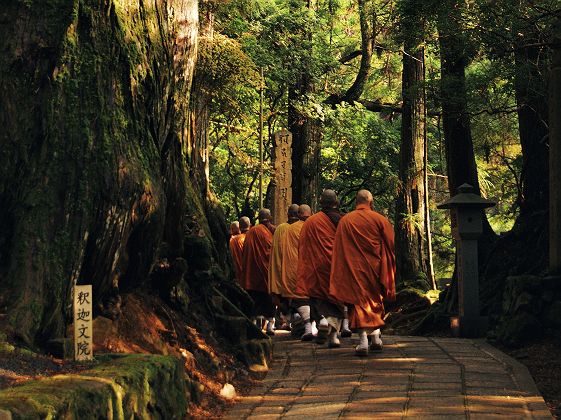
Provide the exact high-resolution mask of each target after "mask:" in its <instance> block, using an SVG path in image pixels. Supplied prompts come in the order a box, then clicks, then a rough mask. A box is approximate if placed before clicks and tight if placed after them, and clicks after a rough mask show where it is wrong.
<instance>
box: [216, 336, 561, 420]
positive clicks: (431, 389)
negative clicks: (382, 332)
mask: <svg viewBox="0 0 561 420" xmlns="http://www.w3.org/2000/svg"><path fill="white" fill-rule="evenodd" d="M355 337H356V336H354V335H353V338H352V339H343V340H341V342H342V346H341V348H339V349H327V348H326V347H325V346H318V345H316V344H312V343H302V342H300V341H297V340H295V339H292V338H291V337H290V336H289V335H288V334H284V335H280V334H278V332H277V336H275V337H274V343H275V358H274V360H273V364H272V367H271V370H270V372H269V374H268V375H267V377H266V378H265V379H264V380H263V381H262V383H261V385H260V386H258V387H256V388H255V389H253V391H252V392H251V394H250V395H249V396H247V397H241V398H239V401H238V403H237V404H236V405H234V406H233V407H232V409H231V410H230V411H229V412H227V413H226V415H225V417H226V418H227V419H255V420H257V419H263V420H265V419H279V418H282V419H305V418H309V419H315V418H321V419H322V420H328V419H337V418H346V419H368V418H376V419H385V418H391V419H395V418H405V417H407V418H418V419H519V418H525V419H526V418H527V419H551V418H552V417H551V414H550V412H549V410H548V409H547V406H546V405H545V403H544V400H543V398H542V397H541V395H540V394H539V392H538V390H537V389H536V386H535V384H534V381H533V380H532V377H531V376H530V375H529V373H528V370H527V369H526V368H525V367H524V366H522V365H521V364H520V363H518V362H517V361H516V360H514V359H512V358H510V357H509V356H507V355H505V354H504V353H502V352H500V351H499V350H497V349H495V348H494V347H491V346H490V345H488V344H486V343H485V342H484V341H482V340H465V339H450V338H426V337H400V336H384V337H383V340H384V351H383V352H381V353H371V354H370V355H369V356H368V357H366V358H358V357H356V356H354V354H353V349H354V345H356V344H357V340H356V339H355Z"/></svg>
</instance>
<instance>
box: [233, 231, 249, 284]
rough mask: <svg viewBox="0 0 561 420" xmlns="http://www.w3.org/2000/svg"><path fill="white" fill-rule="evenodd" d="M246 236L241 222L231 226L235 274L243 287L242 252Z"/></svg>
mask: <svg viewBox="0 0 561 420" xmlns="http://www.w3.org/2000/svg"><path fill="white" fill-rule="evenodd" d="M244 241H245V234H242V232H241V230H240V222H238V221H237V220H236V221H235V222H232V224H231V225H230V254H231V255H232V262H233V263H234V274H235V276H236V280H237V282H238V284H239V285H240V286H241V273H242V252H243V243H244Z"/></svg>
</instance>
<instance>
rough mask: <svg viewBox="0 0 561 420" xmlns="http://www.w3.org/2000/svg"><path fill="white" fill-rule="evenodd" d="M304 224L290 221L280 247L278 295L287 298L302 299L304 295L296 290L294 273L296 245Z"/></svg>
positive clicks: (296, 264) (296, 266) (296, 263)
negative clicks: (280, 274)
mask: <svg viewBox="0 0 561 420" xmlns="http://www.w3.org/2000/svg"><path fill="white" fill-rule="evenodd" d="M303 226H304V222H303V221H302V220H298V221H297V222H294V223H292V224H291V225H289V226H288V229H287V230H286V236H285V240H284V242H283V248H282V255H283V260H282V276H281V283H280V285H279V290H280V295H281V296H282V297H285V298H287V299H302V298H305V297H306V296H305V295H303V294H299V293H297V291H296V280H297V277H296V274H297V269H298V249H299V248H298V245H299V242H300V233H301V231H302V228H303Z"/></svg>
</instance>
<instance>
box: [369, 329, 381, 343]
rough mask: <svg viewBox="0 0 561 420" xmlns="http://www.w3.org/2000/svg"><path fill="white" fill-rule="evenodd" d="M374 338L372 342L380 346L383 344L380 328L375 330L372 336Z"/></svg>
mask: <svg viewBox="0 0 561 420" xmlns="http://www.w3.org/2000/svg"><path fill="white" fill-rule="evenodd" d="M370 335H371V337H372V341H373V342H374V343H376V344H378V345H381V344H383V343H382V339H381V338H380V335H381V332H380V328H378V329H375V330H374V331H373V332H372V334H370Z"/></svg>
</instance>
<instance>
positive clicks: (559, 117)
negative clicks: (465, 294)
mask: <svg viewBox="0 0 561 420" xmlns="http://www.w3.org/2000/svg"><path fill="white" fill-rule="evenodd" d="M555 27H556V28H557V32H556V33H557V35H558V36H557V38H556V39H555V40H554V42H555V43H554V45H553V59H552V64H551V69H550V73H549V74H550V76H549V153H550V156H549V194H550V200H549V272H550V274H553V275H560V274H561V165H560V164H559V162H561V35H559V34H560V32H559V31H561V19H558V22H557V25H556V26H555Z"/></svg>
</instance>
